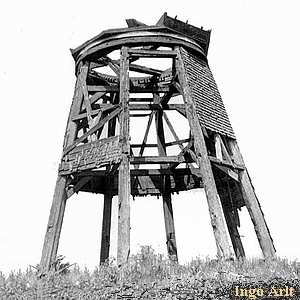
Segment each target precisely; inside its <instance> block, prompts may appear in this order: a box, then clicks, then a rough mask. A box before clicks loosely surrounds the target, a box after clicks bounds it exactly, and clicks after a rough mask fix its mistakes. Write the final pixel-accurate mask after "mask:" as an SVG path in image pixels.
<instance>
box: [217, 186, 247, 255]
mask: <svg viewBox="0 0 300 300" xmlns="http://www.w3.org/2000/svg"><path fill="white" fill-rule="evenodd" d="M220 198H221V201H222V204H223V211H224V215H225V220H226V223H227V227H228V231H229V234H230V238H231V242H232V245H233V249H234V252H235V255H236V257H237V258H243V257H245V250H244V247H243V243H242V240H241V236H240V233H239V230H238V226H240V222H239V217H238V211H237V208H236V207H235V205H234V204H233V203H234V202H233V198H232V194H231V190H230V185H229V181H227V182H224V181H223V186H222V191H221V192H220Z"/></svg>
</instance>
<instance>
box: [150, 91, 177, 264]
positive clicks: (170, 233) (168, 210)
mask: <svg viewBox="0 0 300 300" xmlns="http://www.w3.org/2000/svg"><path fill="white" fill-rule="evenodd" d="M153 99H154V103H159V101H160V99H159V95H158V94H153ZM155 126H156V134H157V148H158V154H159V155H160V156H166V155H167V152H166V142H165V135H164V126H163V111H162V110H158V111H156V112H155ZM160 168H161V169H168V168H169V166H168V165H166V164H162V165H161V166H160ZM170 189H171V183H170V176H168V175H165V176H164V177H163V178H162V198H163V211H164V219H165V230H166V239H167V251H168V255H169V258H170V260H171V261H174V262H178V257H177V246H176V237H175V225H174V217H173V207H172V197H171V192H170Z"/></svg>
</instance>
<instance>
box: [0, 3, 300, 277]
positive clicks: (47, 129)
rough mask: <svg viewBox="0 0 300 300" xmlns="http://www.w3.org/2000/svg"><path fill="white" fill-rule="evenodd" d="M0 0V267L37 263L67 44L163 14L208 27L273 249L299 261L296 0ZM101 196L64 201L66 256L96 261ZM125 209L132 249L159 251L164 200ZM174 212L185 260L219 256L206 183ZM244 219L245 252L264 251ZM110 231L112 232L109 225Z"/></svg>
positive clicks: (66, 93) (59, 132)
mask: <svg viewBox="0 0 300 300" xmlns="http://www.w3.org/2000/svg"><path fill="white" fill-rule="evenodd" d="M129 3H130V4H129ZM1 6H2V7H1V8H0V37H1V48H0V51H1V53H0V90H1V118H0V122H1V147H0V151H1V190H0V199H1V200H0V201H1V202H0V203H1V206H0V270H2V271H4V272H8V271H9V270H11V269H18V268H22V269H24V268H26V266H28V265H29V264H32V265H35V264H36V263H38V262H39V260H40V255H41V251H42V244H43V239H44V234H45V230H46V225H47V221H48V215H49V211H50V206H51V202H52V196H53V191H54V186H55V181H56V176H57V168H58V163H59V160H60V156H61V151H62V142H63V136H64V130H65V124H66V121H67V117H68V112H69V107H70V104H71V99H72V95H73V89H74V85H75V76H74V61H73V59H72V57H71V54H70V52H69V48H75V47H77V46H78V45H80V44H81V43H83V42H84V41H86V40H87V39H89V38H91V37H93V36H94V35H96V34H98V33H100V32H101V31H102V30H105V29H109V28H120V27H126V23H125V18H136V19H138V20H140V21H142V22H144V23H146V24H149V25H151V24H155V23H156V21H157V20H158V19H159V17H160V16H161V15H162V14H163V13H164V12H165V11H166V12H167V13H168V15H170V16H172V17H174V16H175V15H177V16H178V19H180V20H183V21H186V20H187V19H188V20H189V23H190V24H193V25H195V26H198V27H201V26H203V27H204V28H205V29H212V35H211V43H210V49H209V54H208V60H209V64H210V67H211V69H212V71H213V74H214V76H215V79H216V81H217V84H218V87H219V90H220V93H221V95H222V98H223V101H224V103H225V106H226V108H227V112H228V115H229V117H230V120H231V123H232V126H233V128H234V131H235V133H236V136H237V139H238V143H239V145H240V148H241V151H242V153H243V156H244V159H245V162H246V165H247V168H248V170H249V173H250V176H251V178H252V182H253V184H254V186H255V190H256V192H257V195H258V197H259V200H260V202H261V206H262V209H263V211H264V213H265V216H266V220H267V223H268V225H269V229H270V231H271V234H272V237H273V239H274V243H275V247H276V249H277V253H278V255H279V256H282V257H288V258H298V259H299V258H300V242H299V236H298V228H299V224H300V218H299V212H300V204H299V203H300V197H299V169H300V163H299V153H300V151H299V148H300V143H299V128H300V126H299V107H300V106H299V94H300V92H299V70H300V58H299V53H300V42H299V28H300V19H299V7H298V1H242V0H241V1H237V0H232V1H174V0H173V1H169V0H165V1H154V0H152V1H119V2H116V1H47V2H46V1H32V0H28V1H9V2H8V1H7V2H6V3H5V4H4V3H2V4H1ZM132 130H134V129H132ZM102 201H103V198H102V196H101V195H86V194H78V195H75V196H74V197H73V198H71V199H70V200H69V201H68V203H67V208H66V214H65V219H64V224H63V229H62V235H61V243H60V247H59V253H60V254H63V255H65V256H66V259H67V260H68V261H70V262H77V263H79V265H81V266H87V267H89V268H93V267H94V266H95V265H97V263H98V260H99V253H100V237H101V218H102V205H103V203H102ZM114 212H115V210H114ZM131 216H132V226H131V227H132V236H131V240H132V241H131V245H132V252H133V253H134V252H135V251H137V249H138V247H139V245H145V244H151V245H152V246H153V247H154V248H155V249H156V250H157V251H158V252H161V253H165V251H166V249H165V238H164V237H165V233H164V225H163V212H162V203H161V199H156V198H151V197H146V198H142V199H136V200H135V201H134V202H133V203H132V214H131ZM113 217H114V218H115V214H113ZM174 217H175V229H176V235H177V244H178V254H179V259H180V261H181V262H186V261H188V260H189V259H190V258H191V257H195V256H197V255H200V256H202V257H205V256H206V255H210V256H211V257H214V255H215V254H216V249H215V248H216V247H215V242H214V239H213V234H212V229H211V226H210V221H209V215H208V209H207V204H206V200H205V197H204V193H203V191H192V192H188V193H182V194H180V195H179V196H176V197H174ZM241 221H242V228H241V234H242V236H243V242H244V246H245V250H246V254H248V255H249V256H259V255H260V249H259V246H258V243H257V241H256V238H255V235H254V230H253V226H252V225H251V223H250V221H249V217H248V215H247V213H246V212H245V211H243V212H242V218H241ZM112 233H113V234H112V238H113V240H114V241H115V240H116V230H115V224H113V229H112ZM114 253H115V242H113V247H112V254H114Z"/></svg>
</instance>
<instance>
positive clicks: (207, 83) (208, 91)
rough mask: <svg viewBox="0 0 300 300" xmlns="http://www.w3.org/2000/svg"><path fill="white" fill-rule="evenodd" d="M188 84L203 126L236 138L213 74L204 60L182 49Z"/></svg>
mask: <svg viewBox="0 0 300 300" xmlns="http://www.w3.org/2000/svg"><path fill="white" fill-rule="evenodd" d="M181 53H182V58H183V62H184V66H185V70H186V76H187V80H188V84H189V86H190V89H191V93H192V97H193V100H194V102H195V106H196V111H197V115H198V117H199V121H200V123H201V125H202V126H204V127H205V128H207V129H210V130H212V131H215V132H218V133H220V134H224V135H226V136H228V137H231V138H235V135H234V132H233V129H232V127H231V124H230V122H229V119H228V116H227V113H226V110H225V107H224V104H223V101H222V98H221V96H220V93H219V91H218V88H217V85H216V82H215V80H214V78H213V75H212V73H211V71H210V69H209V67H208V65H207V63H206V62H205V61H204V60H201V59H200V58H198V57H197V56H195V55H193V54H191V53H188V52H187V51H186V50H185V49H182V50H181Z"/></svg>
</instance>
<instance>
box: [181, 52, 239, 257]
mask: <svg viewBox="0 0 300 300" xmlns="http://www.w3.org/2000/svg"><path fill="white" fill-rule="evenodd" d="M176 51H177V59H176V60H177V61H176V68H177V73H178V79H179V83H180V85H181V88H182V91H183V92H182V93H183V95H182V96H183V99H184V102H185V106H186V115H187V118H188V121H189V125H190V128H191V132H192V135H193V137H194V148H195V152H196V155H197V160H198V161H197V164H198V166H199V168H200V170H201V175H202V180H203V184H204V189H205V193H206V198H207V203H208V208H209V213H210V218H211V224H212V228H213V232H214V235H215V239H216V244H217V250H218V256H219V257H221V258H225V259H232V258H233V257H234V252H233V248H232V244H231V241H230V237H229V232H228V230H227V227H226V222H225V217H224V214H223V210H222V204H221V201H220V197H219V195H218V191H217V187H216V183H215V180H214V176H213V172H212V168H211V163H210V161H209V158H208V154H207V149H206V145H205V140H204V136H203V132H202V128H201V126H200V123H199V120H198V116H197V114H196V109H195V105H194V102H193V99H192V95H191V92H190V88H189V85H188V80H187V77H186V74H185V69H184V63H183V60H182V57H181V53H180V48H177V49H176Z"/></svg>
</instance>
